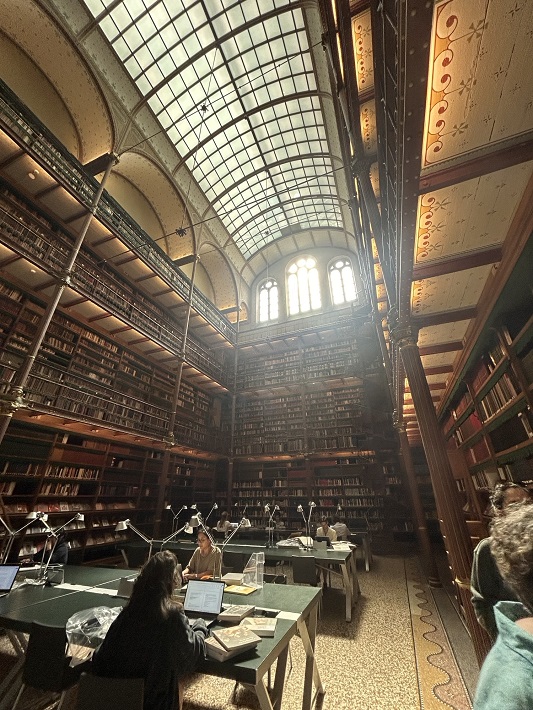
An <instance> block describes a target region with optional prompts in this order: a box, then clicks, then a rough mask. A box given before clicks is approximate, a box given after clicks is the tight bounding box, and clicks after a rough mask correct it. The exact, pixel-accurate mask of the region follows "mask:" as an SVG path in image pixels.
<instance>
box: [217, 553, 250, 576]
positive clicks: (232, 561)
mask: <svg viewBox="0 0 533 710" xmlns="http://www.w3.org/2000/svg"><path fill="white" fill-rule="evenodd" d="M247 559H248V555H243V554H242V553H241V552H224V558H223V564H224V566H225V567H231V571H232V572H242V571H243V569H244V565H245V564H246V561H247Z"/></svg>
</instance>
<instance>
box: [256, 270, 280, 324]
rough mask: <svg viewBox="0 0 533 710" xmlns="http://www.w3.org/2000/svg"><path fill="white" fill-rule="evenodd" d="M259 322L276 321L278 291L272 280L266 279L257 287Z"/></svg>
mask: <svg viewBox="0 0 533 710" xmlns="http://www.w3.org/2000/svg"><path fill="white" fill-rule="evenodd" d="M258 299H259V309H258V310H259V322H260V323H267V322H268V321H271V320H277V318H278V313H279V308H278V304H279V290H278V284H277V282H276V281H275V280H274V279H267V280H266V281H263V283H262V284H261V285H260V286H259V290H258Z"/></svg>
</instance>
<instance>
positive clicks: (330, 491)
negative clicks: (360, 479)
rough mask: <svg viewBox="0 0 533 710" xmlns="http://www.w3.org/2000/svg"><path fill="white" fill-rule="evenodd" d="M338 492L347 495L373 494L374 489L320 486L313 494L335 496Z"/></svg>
mask: <svg viewBox="0 0 533 710" xmlns="http://www.w3.org/2000/svg"><path fill="white" fill-rule="evenodd" d="M339 493H344V494H345V495H347V496H369V495H374V491H373V490H372V489H371V488H366V487H360V488H346V487H344V486H338V487H336V488H331V487H330V488H320V489H319V490H318V491H316V493H315V494H316V495H320V496H336V495H339Z"/></svg>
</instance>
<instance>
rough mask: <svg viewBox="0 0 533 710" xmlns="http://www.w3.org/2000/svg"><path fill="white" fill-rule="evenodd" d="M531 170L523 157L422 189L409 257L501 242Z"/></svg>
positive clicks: (423, 258)
mask: <svg viewBox="0 0 533 710" xmlns="http://www.w3.org/2000/svg"><path fill="white" fill-rule="evenodd" d="M532 174H533V164H532V163H531V162H530V163H523V164H522V165H515V166H513V167H511V168H506V169H504V170H499V171H497V172H494V173H490V174H489V175H484V176H483V177H480V178H475V179H473V180H466V181H465V182H462V183H459V184H456V185H452V186H450V187H445V188H442V189H441V190H435V191H434V192H429V193H427V194H425V195H422V196H421V197H420V199H419V203H418V233H417V239H416V248H415V255H414V263H415V264H421V263H427V262H430V261H434V260H438V259H443V258H446V257H450V256H454V255H457V254H465V253H467V252H470V251H475V250H478V249H483V248H487V247H489V246H494V245H498V244H502V243H503V242H504V241H505V238H506V236H507V233H508V230H509V226H510V224H511V220H512V218H513V215H514V213H515V211H516V208H517V205H518V203H519V202H520V199H521V197H522V195H523V193H524V190H525V188H526V186H527V184H528V182H529V180H530V178H531V175H532Z"/></svg>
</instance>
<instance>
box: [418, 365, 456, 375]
mask: <svg viewBox="0 0 533 710" xmlns="http://www.w3.org/2000/svg"><path fill="white" fill-rule="evenodd" d="M450 372H453V367H452V366H451V365H440V366H438V367H425V368H424V374H425V375H426V377H429V376H430V375H447V374H449V373H450Z"/></svg>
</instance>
